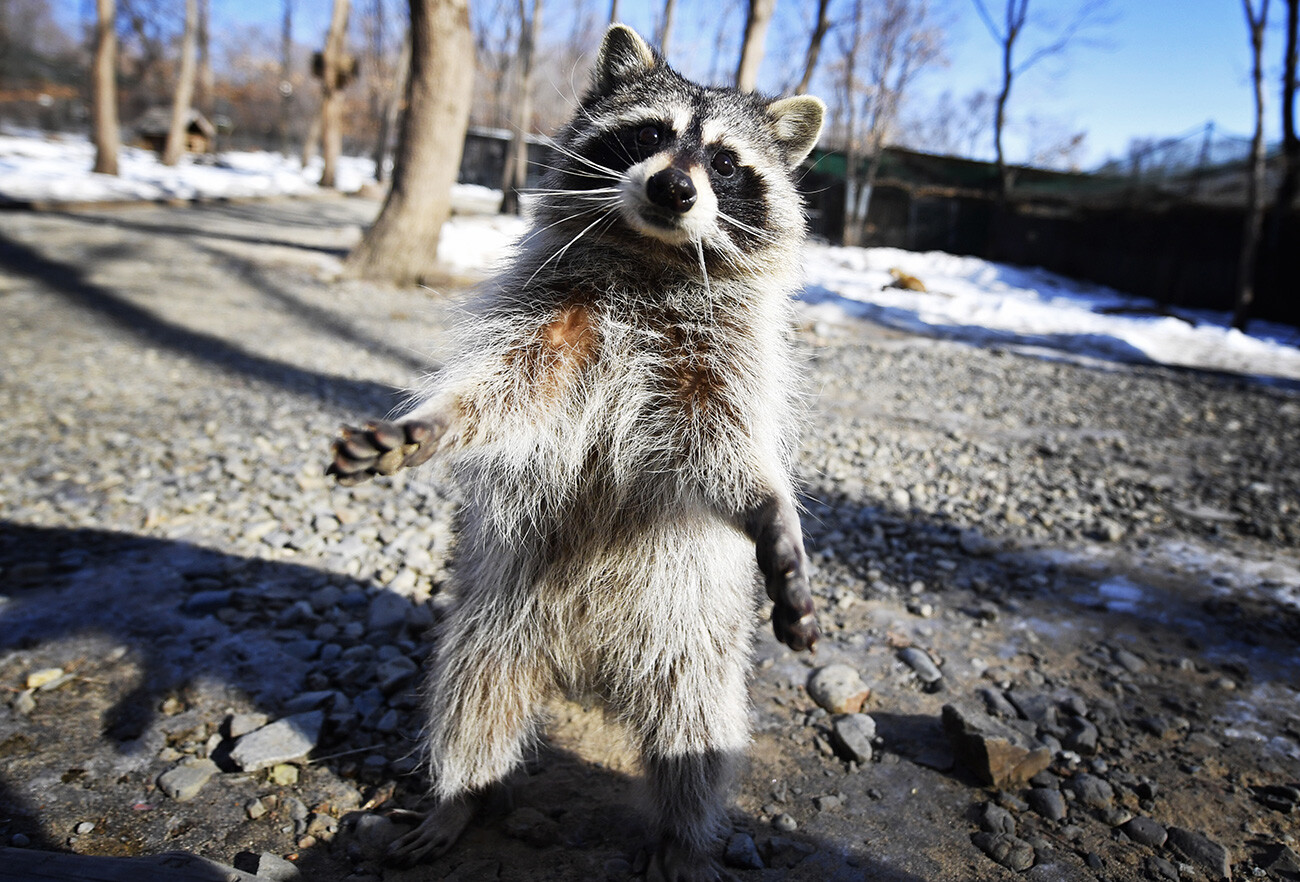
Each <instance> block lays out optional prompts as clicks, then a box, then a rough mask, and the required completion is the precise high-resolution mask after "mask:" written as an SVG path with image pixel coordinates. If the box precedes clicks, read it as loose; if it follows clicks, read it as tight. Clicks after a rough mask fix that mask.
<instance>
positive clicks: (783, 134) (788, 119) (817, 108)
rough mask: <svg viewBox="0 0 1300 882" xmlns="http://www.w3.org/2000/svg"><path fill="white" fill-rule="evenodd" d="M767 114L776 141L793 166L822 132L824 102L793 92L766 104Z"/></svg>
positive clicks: (789, 163) (787, 160) (801, 160)
mask: <svg viewBox="0 0 1300 882" xmlns="http://www.w3.org/2000/svg"><path fill="white" fill-rule="evenodd" d="M767 115H768V118H770V119H771V120H772V131H773V132H774V133H775V134H776V140H777V142H778V143H780V145H781V146H782V147H784V148H785V161H786V163H787V164H788V165H789V166H790V167H791V168H794V167H795V166H796V165H798V164H799V163H801V162H803V160H804V157H806V156H807V155H808V154H809V153H811V152H812V149H813V146H814V145H816V143H817V137H818V136H819V135H820V134H821V133H822V120H823V119H824V118H825V116H826V105H825V104H823V103H822V101H821V99H820V98H813V97H811V96H809V95H795V96H794V97H793V98H782V99H780V100H779V101H773V102H772V103H771V104H769V105H767Z"/></svg>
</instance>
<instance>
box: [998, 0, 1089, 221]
mask: <svg viewBox="0 0 1300 882" xmlns="http://www.w3.org/2000/svg"><path fill="white" fill-rule="evenodd" d="M972 2H973V3H974V4H975V9H976V11H977V12H978V13H979V17H980V20H981V21H983V22H984V26H985V27H987V28H988V31H989V34H991V35H992V37H993V39H994V40H996V41H997V43H998V45H999V46H1000V47H1001V48H1002V88H1001V90H1000V91H999V92H998V99H997V102H996V103H995V104H994V108H993V148H994V151H995V152H996V155H997V169H998V197H999V199H1000V200H1001V201H1003V202H1005V201H1006V200H1007V199H1008V198H1009V197H1010V195H1011V187H1012V184H1013V181H1012V175H1011V170H1010V168H1009V167H1008V165H1007V160H1006V151H1005V150H1004V149H1003V143H1002V135H1003V132H1004V131H1005V129H1006V121H1007V101H1008V100H1009V99H1010V98H1011V85H1012V83H1013V82H1014V81H1015V78H1016V77H1018V76H1020V75H1021V74H1023V73H1024V72H1025V71H1027V70H1029V69H1030V68H1031V67H1033V66H1034V65H1036V64H1038V63H1039V62H1040V61H1042V60H1043V59H1045V58H1050V57H1052V56H1057V55H1060V54H1061V53H1063V52H1064V51H1065V50H1066V48H1067V47H1068V46H1069V45H1070V43H1071V42H1072V41H1074V40H1075V39H1076V37H1077V36H1078V35H1079V33H1080V32H1081V31H1084V30H1086V29H1087V28H1090V27H1092V26H1094V25H1098V24H1102V23H1104V22H1106V21H1107V20H1108V15H1107V10H1106V8H1105V7H1106V0H1084V2H1082V3H1081V4H1080V5H1079V6H1078V7H1076V9H1075V12H1074V15H1073V16H1072V17H1071V18H1070V19H1069V20H1068V21H1067V23H1066V24H1065V25H1064V26H1063V27H1060V28H1057V29H1054V30H1053V31H1052V32H1051V33H1050V34H1049V36H1048V37H1047V39H1046V40H1044V41H1041V42H1040V43H1039V44H1038V45H1037V46H1036V47H1035V48H1034V49H1033V50H1032V51H1030V52H1029V53H1028V54H1027V55H1025V56H1024V58H1023V59H1022V60H1020V61H1016V48H1017V45H1016V44H1017V43H1018V42H1019V41H1020V39H1021V37H1023V36H1024V33H1025V29H1026V28H1027V27H1028V26H1029V24H1030V19H1029V0H1003V2H1004V3H1005V4H1006V5H1005V8H1004V9H1003V16H1002V22H1001V23H1000V24H999V23H998V22H997V21H995V20H994V18H993V15H992V14H991V13H990V11H989V7H988V5H987V4H986V2H985V0H972Z"/></svg>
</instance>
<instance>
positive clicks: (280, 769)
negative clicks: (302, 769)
mask: <svg viewBox="0 0 1300 882" xmlns="http://www.w3.org/2000/svg"><path fill="white" fill-rule="evenodd" d="M267 778H268V780H269V781H270V782H271V783H272V784H278V785H279V786H281V787H292V786H293V785H295V784H297V783H298V767H297V766H294V765H290V764H289V763H276V764H275V765H273V766H271V772H270V774H269V775H268V776H267Z"/></svg>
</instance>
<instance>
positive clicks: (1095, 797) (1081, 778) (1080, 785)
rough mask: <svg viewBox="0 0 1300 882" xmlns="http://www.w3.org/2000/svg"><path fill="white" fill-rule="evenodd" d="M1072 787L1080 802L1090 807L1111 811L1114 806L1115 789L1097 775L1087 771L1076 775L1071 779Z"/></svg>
mask: <svg viewBox="0 0 1300 882" xmlns="http://www.w3.org/2000/svg"><path fill="white" fill-rule="evenodd" d="M1070 789H1071V790H1072V791H1074V795H1075V797H1077V798H1078V800H1079V802H1081V803H1083V804H1084V805H1086V806H1088V807H1089V808H1094V809H1098V810H1099V811H1109V810H1110V809H1111V808H1112V807H1113V806H1114V803H1115V791H1114V790H1113V789H1112V788H1111V786H1110V785H1109V784H1107V783H1106V781H1105V780H1104V779H1102V778H1098V777H1097V776H1096V775H1089V774H1087V773H1084V774H1082V775H1076V776H1075V777H1074V778H1073V779H1072V780H1071V781H1070Z"/></svg>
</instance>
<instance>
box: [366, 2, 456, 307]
mask: <svg viewBox="0 0 1300 882" xmlns="http://www.w3.org/2000/svg"><path fill="white" fill-rule="evenodd" d="M410 2H411V69H410V76H409V77H408V79H407V84H406V113H405V114H403V116H402V125H401V133H400V135H399V137H398V147H397V160H396V162H395V164H394V171H393V185H392V187H391V188H390V189H389V191H388V198H387V199H385V200H384V207H383V209H382V210H381V211H380V213H379V217H378V218H377V219H376V220H375V223H374V225H373V226H371V228H370V229H369V230H368V231H367V232H366V235H365V237H364V238H363V239H362V240H361V244H359V245H358V246H357V247H356V249H355V250H354V251H353V252H352V253H351V254H350V255H348V259H347V262H346V264H345V272H346V273H347V274H349V275H351V276H354V277H362V278H371V279H385V280H387V281H390V282H394V283H398V284H405V283H409V282H413V281H418V280H420V279H422V278H426V277H429V276H431V275H432V274H433V272H434V271H435V266H436V260H437V254H438V237H439V233H440V232H441V230H442V224H443V221H445V220H446V219H447V216H448V215H449V214H450V212H451V185H452V184H453V183H455V181H456V174H457V171H458V169H459V167H460V155H461V149H462V148H463V147H464V144H465V129H466V126H467V125H468V123H469V105H470V94H471V86H472V80H473V76H474V68H473V65H470V64H466V63H465V59H467V58H471V57H472V55H473V52H474V38H473V35H472V33H471V31H470V24H469V3H468V0H410Z"/></svg>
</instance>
